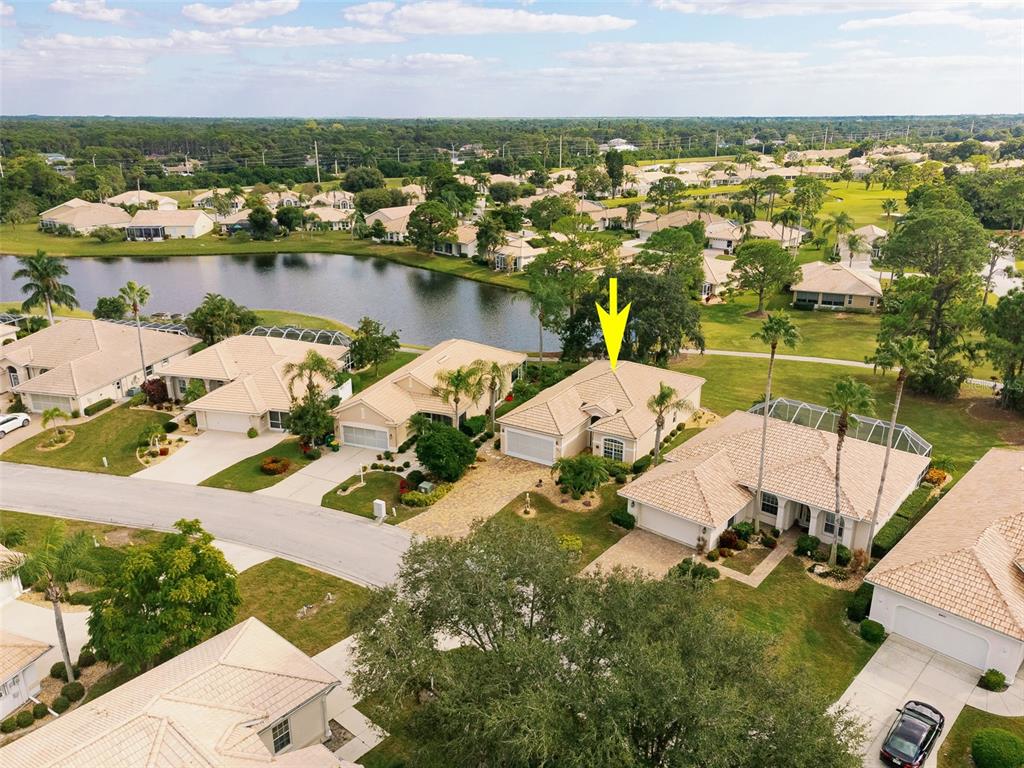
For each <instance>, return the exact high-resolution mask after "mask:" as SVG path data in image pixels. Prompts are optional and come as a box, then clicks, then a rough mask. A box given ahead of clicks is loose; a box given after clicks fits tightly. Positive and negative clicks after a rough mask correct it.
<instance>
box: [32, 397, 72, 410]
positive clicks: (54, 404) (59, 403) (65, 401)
mask: <svg viewBox="0 0 1024 768" xmlns="http://www.w3.org/2000/svg"><path fill="white" fill-rule="evenodd" d="M50 408H60V409H61V410H62V411H64V412H65V413H71V398H70V397H60V396H59V395H32V410H33V411H34V412H35V413H42V412H43V411H46V410H49V409H50Z"/></svg>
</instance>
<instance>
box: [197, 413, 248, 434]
mask: <svg viewBox="0 0 1024 768" xmlns="http://www.w3.org/2000/svg"><path fill="white" fill-rule="evenodd" d="M202 413H203V414H204V415H205V417H206V418H205V419H200V420H199V423H200V425H202V424H203V422H204V421H205V423H206V427H205V428H206V429H215V430H219V431H222V432H245V431H247V430H248V429H249V427H250V426H252V422H251V421H250V420H249V414H247V413H223V412H218V411H203V412H202ZM197 418H198V414H197Z"/></svg>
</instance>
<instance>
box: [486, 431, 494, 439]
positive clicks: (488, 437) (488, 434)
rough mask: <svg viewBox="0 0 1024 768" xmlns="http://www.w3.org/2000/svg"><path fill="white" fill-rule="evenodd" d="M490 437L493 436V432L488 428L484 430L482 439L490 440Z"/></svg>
mask: <svg viewBox="0 0 1024 768" xmlns="http://www.w3.org/2000/svg"><path fill="white" fill-rule="evenodd" d="M492 437H494V433H493V432H492V431H491V430H489V429H488V430H487V431H486V432H484V440H490V439H491V438H492Z"/></svg>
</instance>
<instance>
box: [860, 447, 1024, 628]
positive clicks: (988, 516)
mask: <svg viewBox="0 0 1024 768" xmlns="http://www.w3.org/2000/svg"><path fill="white" fill-rule="evenodd" d="M1022 558H1024V451H1018V450H1011V449H1007V448H993V449H992V450H990V451H989V452H988V453H986V454H985V455H984V456H983V457H982V458H981V459H980V460H979V461H978V463H977V464H975V465H974V467H973V468H972V469H971V470H970V471H969V472H968V473H967V474H966V475H964V476H963V477H962V478H961V479H960V481H959V482H958V483H957V484H956V485H955V486H953V488H952V489H951V490H950V491H949V492H948V493H947V494H946V495H945V496H944V497H943V498H942V500H941V501H940V502H939V503H938V504H936V505H935V507H934V508H933V509H932V510H931V511H930V512H929V513H928V514H927V515H925V516H924V518H923V519H922V520H921V522H919V523H918V524H917V525H915V526H914V528H913V529H912V530H911V531H910V532H909V533H908V534H907V535H906V536H904V537H903V539H902V540H901V541H900V542H899V543H898V544H897V545H896V546H895V547H893V549H892V551H891V552H889V554H888V555H886V556H885V557H884V558H883V559H882V561H881V562H880V563H879V564H878V565H876V566H875V567H874V568H873V569H872V570H871V573H870V574H868V581H870V582H871V583H872V584H875V585H876V586H880V587H885V588H887V589H891V590H893V591H895V592H899V593H900V594H903V595H906V596H908V597H911V598H913V599H915V600H920V601H922V602H924V603H928V604H929V605H933V606H935V607H936V608H938V609H940V610H942V611H946V612H948V613H952V614H954V615H956V616H960V617H961V618H964V619H967V620H968V621H973V622H975V623H976V624H981V625H982V626H985V627H989V628H990V629H994V630H996V631H997V632H1002V633H1003V634H1005V635H1009V636H1010V637H1014V638H1016V639H1018V640H1024V571H1022V567H1021V561H1022Z"/></svg>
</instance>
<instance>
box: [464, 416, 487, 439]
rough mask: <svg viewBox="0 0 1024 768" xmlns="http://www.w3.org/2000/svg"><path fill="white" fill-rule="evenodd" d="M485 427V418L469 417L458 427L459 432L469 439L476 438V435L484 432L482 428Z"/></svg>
mask: <svg viewBox="0 0 1024 768" xmlns="http://www.w3.org/2000/svg"><path fill="white" fill-rule="evenodd" d="M486 426H487V417H486V416H483V415H480V416H470V417H469V418H468V419H463V420H462V423H461V424H460V425H459V430H460V431H461V432H462V434H464V435H467V436H469V437H476V436H477V435H479V434H480V433H481V432H483V431H484V428H485V427H486Z"/></svg>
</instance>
